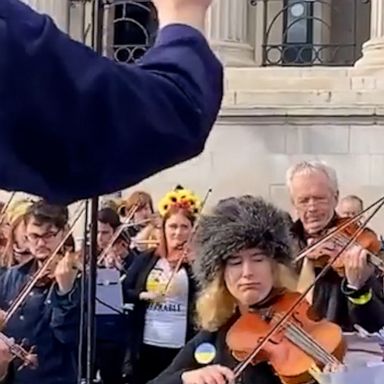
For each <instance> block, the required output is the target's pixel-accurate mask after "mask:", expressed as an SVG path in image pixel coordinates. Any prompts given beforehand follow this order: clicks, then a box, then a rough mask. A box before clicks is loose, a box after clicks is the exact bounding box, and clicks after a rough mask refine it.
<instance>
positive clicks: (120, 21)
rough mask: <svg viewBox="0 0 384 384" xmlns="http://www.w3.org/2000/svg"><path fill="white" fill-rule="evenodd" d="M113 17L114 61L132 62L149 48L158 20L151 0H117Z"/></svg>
mask: <svg viewBox="0 0 384 384" xmlns="http://www.w3.org/2000/svg"><path fill="white" fill-rule="evenodd" d="M114 7H115V9H114V17H113V43H112V45H113V46H112V51H113V56H114V59H115V60H116V61H119V62H124V63H132V62H134V61H136V60H138V59H140V57H141V56H142V55H143V54H144V53H145V52H146V51H147V50H148V48H150V47H151V46H152V45H153V43H154V41H155V37H156V33H157V29H158V22H157V15H156V10H155V7H154V5H153V4H152V1H148V0H135V1H127V0H126V1H117V2H115V6H114Z"/></svg>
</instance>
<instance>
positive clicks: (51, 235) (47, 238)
mask: <svg viewBox="0 0 384 384" xmlns="http://www.w3.org/2000/svg"><path fill="white" fill-rule="evenodd" d="M60 232H61V230H58V231H55V232H53V231H51V232H46V233H43V234H42V235H39V234H37V233H29V234H27V238H28V240H30V241H33V242H36V243H37V242H38V241H39V240H43V241H44V242H48V241H51V240H53V239H54V238H55V237H56V236H57V235H58V234H59V233H60Z"/></svg>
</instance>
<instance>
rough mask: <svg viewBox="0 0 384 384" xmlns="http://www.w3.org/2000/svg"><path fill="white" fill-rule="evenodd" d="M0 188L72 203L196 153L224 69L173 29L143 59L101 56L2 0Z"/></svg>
mask: <svg viewBox="0 0 384 384" xmlns="http://www.w3.org/2000/svg"><path fill="white" fill-rule="evenodd" d="M0 52H1V55H0V188H2V189H6V190H22V191H25V192H28V193H32V194H35V195H39V196H42V197H44V198H46V199H48V200H50V201H51V202H53V203H59V204H68V203H71V202H73V201H76V200H80V199H83V198H89V197H92V196H95V195H102V194H106V193H110V192H113V191H116V190H120V189H124V188H126V187H128V186H131V185H134V184H135V183H137V182H139V181H141V180H143V179H144V178H147V177H149V176H150V175H152V174H155V173H156V172H159V171H160V170H162V169H165V168H168V167H170V166H173V165H175V164H177V163H180V162H182V161H185V160H187V159H190V158H192V157H194V156H197V155H198V154H199V153H201V152H202V151H203V149H204V145H205V142H206V139H207V137H208V135H209V132H210V130H211V128H212V126H213V124H214V122H215V120H216V117H217V114H218V111H219V109H220V105H221V100H222V95H223V68H222V65H221V64H220V62H219V61H218V60H217V58H216V57H215V55H214V54H213V53H212V51H211V49H210V47H209V45H208V43H207V41H206V39H205V37H204V36H203V35H202V34H201V33H200V32H199V31H197V30H195V29H194V28H192V27H189V26H185V25H178V24H175V25H169V26H167V27H165V28H163V29H162V30H160V31H159V34H158V38H157V41H156V43H155V46H154V47H153V48H152V49H151V50H150V51H149V52H147V54H146V55H145V56H144V57H143V59H142V60H141V62H140V64H138V65H122V64H118V63H115V62H113V61H112V60H110V59H108V58H105V57H100V56H98V55H97V54H95V53H94V52H93V51H92V50H91V49H90V48H88V47H86V46H84V45H82V44H80V43H78V42H75V41H73V40H71V39H70V38H69V37H68V36H67V35H66V34H64V33H62V32H61V31H59V30H58V29H57V28H56V26H55V24H54V23H53V22H52V20H51V19H50V18H49V17H47V16H42V15H39V14H38V13H35V12H34V11H33V10H32V9H31V8H29V7H28V6H26V5H24V4H23V3H21V2H20V1H19V0H1V1H0Z"/></svg>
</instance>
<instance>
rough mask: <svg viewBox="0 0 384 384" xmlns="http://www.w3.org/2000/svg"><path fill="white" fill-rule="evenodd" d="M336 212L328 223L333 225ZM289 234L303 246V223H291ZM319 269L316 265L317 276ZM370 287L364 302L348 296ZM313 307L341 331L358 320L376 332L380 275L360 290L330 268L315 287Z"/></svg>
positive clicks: (380, 320)
mask: <svg viewBox="0 0 384 384" xmlns="http://www.w3.org/2000/svg"><path fill="white" fill-rule="evenodd" d="M335 219H336V216H335V218H334V219H333V220H331V222H330V223H329V224H328V226H329V227H332V226H333V225H332V224H333V222H334V220H335ZM292 235H293V237H294V238H295V239H296V242H297V245H298V249H299V250H300V249H303V248H305V247H306V245H307V244H306V236H305V233H304V228H303V225H302V223H301V222H300V221H299V220H298V221H296V222H295V223H294V224H293V227H292ZM320 271H321V269H315V274H316V276H317V275H318V274H319V272H320ZM369 290H371V291H372V295H373V296H372V299H371V300H370V301H369V302H368V303H366V304H364V305H355V304H353V303H352V302H351V301H350V300H348V297H359V296H361V295H363V294H365V293H367V292H369ZM313 309H314V311H315V313H316V314H317V315H318V316H319V317H320V318H326V319H328V320H329V321H332V322H334V323H336V324H338V325H340V326H341V327H342V328H343V331H345V332H349V331H354V328H353V325H354V324H359V325H360V326H362V327H363V328H365V329H366V330H367V331H369V332H376V331H378V330H380V329H381V328H383V327H384V290H383V278H382V277H379V276H373V277H372V278H370V279H369V280H368V282H367V284H366V285H365V286H364V287H363V288H362V289H360V290H359V291H352V290H350V289H347V284H346V279H343V278H341V277H340V276H339V275H338V274H337V273H336V272H335V271H333V270H330V271H329V272H327V273H326V274H325V275H324V277H323V278H321V279H320V280H319V281H318V282H317V283H316V284H315V287H314V291H313Z"/></svg>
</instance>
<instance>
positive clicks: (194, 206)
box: [158, 185, 201, 217]
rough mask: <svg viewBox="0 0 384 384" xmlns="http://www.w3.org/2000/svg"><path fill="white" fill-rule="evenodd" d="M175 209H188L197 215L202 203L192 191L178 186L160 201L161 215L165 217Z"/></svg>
mask: <svg viewBox="0 0 384 384" xmlns="http://www.w3.org/2000/svg"><path fill="white" fill-rule="evenodd" d="M173 207H179V208H183V209H187V210H189V211H190V212H191V213H193V214H194V215H197V214H198V213H199V212H200V210H201V201H200V199H199V198H198V197H197V196H196V195H195V194H194V193H193V192H192V191H190V190H189V189H185V188H183V187H182V186H181V185H178V186H177V187H176V188H175V189H174V190H173V191H170V192H168V193H167V194H166V195H165V196H164V197H163V198H162V199H161V200H160V203H159V205H158V210H159V213H160V215H161V216H163V217H164V216H165V215H166V213H167V212H168V211H169V210H170V209H171V208H173Z"/></svg>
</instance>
